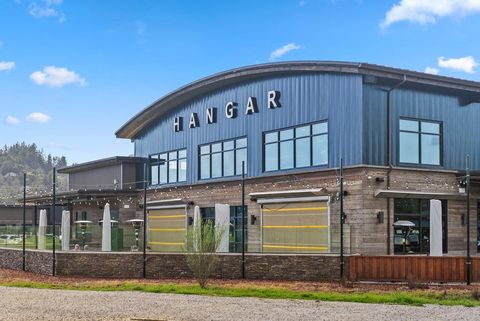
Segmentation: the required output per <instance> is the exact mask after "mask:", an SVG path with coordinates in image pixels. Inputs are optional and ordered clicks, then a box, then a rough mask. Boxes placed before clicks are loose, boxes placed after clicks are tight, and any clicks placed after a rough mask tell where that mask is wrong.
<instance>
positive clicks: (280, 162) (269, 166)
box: [263, 121, 328, 172]
mask: <svg viewBox="0 0 480 321" xmlns="http://www.w3.org/2000/svg"><path fill="white" fill-rule="evenodd" d="M263 143H264V149H263V155H264V170H265V171H266V172H270V171H277V170H284V169H292V168H302V167H311V166H321V165H327V164H328V123H327V122H326V121H324V122H320V123H315V124H309V125H303V126H298V127H295V128H287V129H282V130H276V131H273V132H267V133H265V134H264V137H263Z"/></svg>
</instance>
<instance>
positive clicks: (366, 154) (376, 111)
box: [363, 85, 387, 165]
mask: <svg viewBox="0 0 480 321" xmlns="http://www.w3.org/2000/svg"><path fill="white" fill-rule="evenodd" d="M363 146H364V147H363V162H364V164H369V165H386V164H387V157H386V155H387V152H386V150H387V93H386V92H385V91H383V90H381V89H379V88H377V87H375V86H372V85H364V86H363Z"/></svg>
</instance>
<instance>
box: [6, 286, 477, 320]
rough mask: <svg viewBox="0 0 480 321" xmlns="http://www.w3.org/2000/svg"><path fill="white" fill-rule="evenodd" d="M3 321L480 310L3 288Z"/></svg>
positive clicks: (466, 313)
mask: <svg viewBox="0 0 480 321" xmlns="http://www.w3.org/2000/svg"><path fill="white" fill-rule="evenodd" d="M0 307H1V310H0V320H9V321H14V320H28V321H33V320H51V321H55V320H141V321H145V320H148V321H153V320H156V321H158V320H162V321H175V320H229V321H230V320H248V321H253V320H259V321H270V320H302V321H309V320H315V321H320V320H328V321H336V320H342V321H350V320H352V321H353V320H355V321H359V320H368V321H371V320H374V321H384V320H385V321H393V320H405V321H407V320H422V321H425V320H434V321H442V320H456V321H461V320H477V321H478V320H480V308H465V307H458V306H457V307H442V306H433V305H432V306H426V307H409V306H396V305H381V304H361V303H341V302H315V301H293V300H267V299H255V298H222V297H207V296H187V295H176V294H154V293H140V292H94V291H63V290H38V289H23V288H5V287H0Z"/></svg>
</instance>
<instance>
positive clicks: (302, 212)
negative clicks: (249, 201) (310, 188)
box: [261, 197, 330, 253]
mask: <svg viewBox="0 0 480 321" xmlns="http://www.w3.org/2000/svg"><path fill="white" fill-rule="evenodd" d="M261 205H262V248H263V252H267V253H268V252H275V253H328V252H330V215H329V213H330V210H329V209H330V203H329V201H328V197H326V198H314V199H312V198H310V199H308V198H305V199H302V198H295V199H288V198H285V199H282V200H276V201H272V200H265V202H263V204H261Z"/></svg>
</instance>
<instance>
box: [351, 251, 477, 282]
mask: <svg viewBox="0 0 480 321" xmlns="http://www.w3.org/2000/svg"><path fill="white" fill-rule="evenodd" d="M466 261H467V260H466V257H459V256H455V257H453V256H452V257H448V256H447V257H430V256H351V257H350V258H349V278H350V280H352V281H407V280H411V281H414V282H439V283H440V282H466V279H467V273H466V272H467V269H466ZM471 281H472V282H480V257H474V258H472V278H471Z"/></svg>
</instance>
